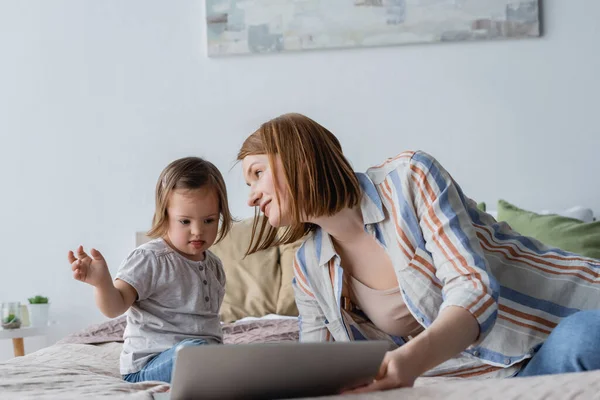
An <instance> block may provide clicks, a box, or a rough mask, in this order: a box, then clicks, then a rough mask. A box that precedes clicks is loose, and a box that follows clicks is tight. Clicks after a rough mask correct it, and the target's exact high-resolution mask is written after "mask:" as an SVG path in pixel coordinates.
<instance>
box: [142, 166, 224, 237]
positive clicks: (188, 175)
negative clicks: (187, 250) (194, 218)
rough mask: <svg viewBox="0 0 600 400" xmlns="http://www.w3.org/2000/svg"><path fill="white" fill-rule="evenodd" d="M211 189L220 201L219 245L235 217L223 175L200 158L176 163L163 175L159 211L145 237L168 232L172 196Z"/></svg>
mask: <svg viewBox="0 0 600 400" xmlns="http://www.w3.org/2000/svg"><path fill="white" fill-rule="evenodd" d="M200 188H212V189H213V190H215V191H216V193H217V196H218V198H219V213H220V214H221V215H220V220H221V224H220V225H221V226H220V228H219V235H218V237H217V240H216V243H218V242H219V241H221V240H222V239H223V238H224V237H225V235H227V233H228V232H229V230H230V229H231V225H232V223H233V218H232V217H231V213H230V212H229V203H228V202H227V188H226V186H225V181H224V180H223V176H222V175H221V172H219V170H218V169H217V167H215V166H214V164H212V163H211V162H209V161H206V160H204V159H202V158H199V157H185V158H180V159H178V160H175V161H173V162H172V163H170V164H169V165H167V167H166V168H165V169H164V170H163V171H162V172H161V174H160V177H159V178H158V183H157V184H156V195H155V199H156V210H155V211H154V218H153V219H152V228H151V229H150V230H149V231H148V233H147V234H146V235H147V236H148V237H151V238H158V237H163V236H164V235H165V234H166V233H167V230H168V221H169V216H168V213H167V207H168V203H169V198H170V196H171V193H173V191H174V190H177V189H184V190H194V189H200Z"/></svg>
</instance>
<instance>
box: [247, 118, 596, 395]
mask: <svg viewBox="0 0 600 400" xmlns="http://www.w3.org/2000/svg"><path fill="white" fill-rule="evenodd" d="M238 159H239V160H241V161H242V166H243V170H244V176H245V179H246V182H247V183H248V185H249V186H250V198H249V205H250V206H252V207H258V208H259V210H260V211H261V212H262V213H264V215H265V216H266V217H267V218H265V219H263V221H264V222H263V224H262V225H261V226H260V227H259V226H258V219H256V220H255V229H254V230H253V233H252V236H253V237H252V244H251V247H250V249H249V252H254V251H257V250H260V249H264V248H267V247H269V246H272V245H276V244H280V243H291V242H293V241H296V240H298V239H300V238H302V237H303V236H305V235H307V238H306V240H305V241H304V243H303V245H302V246H301V247H300V248H299V250H298V252H297V254H296V258H295V262H294V271H295V278H294V288H295V294H296V303H297V305H298V309H299V311H300V335H301V340H302V341H328V340H336V341H348V340H365V339H385V340H389V341H390V343H391V345H393V346H394V347H395V349H394V350H391V351H389V352H388V353H387V354H386V357H385V359H384V361H383V363H382V366H381V369H380V371H379V375H378V377H377V379H376V380H375V381H374V382H373V383H372V384H370V385H368V386H366V387H364V388H360V389H358V390H357V391H361V392H362V391H372V390H382V389H390V388H395V387H405V386H412V385H413V383H414V381H415V379H416V378H417V377H419V376H422V375H426V376H458V377H471V376H481V377H509V376H531V375H541V374H552V373H561V372H573V371H583V370H591V369H600V351H599V350H600V312H599V311H598V308H600V307H599V303H600V280H599V274H598V271H599V267H600V262H599V261H598V260H593V259H589V258H585V257H581V256H578V255H576V254H572V253H567V252H564V251H561V250H558V249H550V248H547V247H545V246H544V245H542V244H541V243H540V242H538V241H536V240H534V239H531V238H527V237H523V236H521V235H519V234H518V233H516V232H514V231H512V230H511V229H510V227H509V226H508V225H507V224H505V223H498V222H496V221H495V220H494V219H493V218H492V217H491V216H490V215H488V214H486V213H483V212H481V211H479V210H478V209H477V208H476V204H475V202H474V201H473V200H471V199H469V198H467V197H466V196H465V195H464V194H463V193H462V191H461V189H460V187H459V186H458V184H457V183H456V182H454V180H453V179H452V177H451V176H450V175H449V174H448V172H447V171H446V170H445V169H444V168H443V167H442V166H441V165H440V164H439V163H438V162H437V161H436V160H435V159H434V158H433V157H431V156H430V155H428V154H426V153H423V152H405V153H401V154H400V155H398V156H397V157H395V158H393V159H388V160H387V161H386V162H384V163H383V164H381V165H378V166H376V167H373V168H370V169H369V170H368V171H367V172H366V174H361V173H354V172H353V171H352V168H351V167H350V164H349V163H348V161H347V160H346V158H345V157H344V155H343V153H342V149H341V146H340V143H339V142H338V140H337V139H336V137H335V136H334V135H333V134H332V133H331V132H329V131H328V130H327V129H325V128H324V127H323V126H321V125H319V124H318V123H316V122H315V121H313V120H311V119H309V118H308V117H305V116H303V115H299V114H287V115H283V116H281V117H279V118H275V119H273V120H271V121H268V122H266V123H265V124H263V125H262V126H261V127H260V128H259V129H258V130H257V131H256V132H255V133H253V134H252V135H251V136H249V137H248V138H247V139H246V141H245V142H244V144H243V146H242V148H241V150H240V152H239V154H238ZM280 227H286V229H285V233H284V234H283V235H282V236H281V237H279V238H278V236H277V235H276V231H275V229H276V228H280ZM582 310H586V311H582Z"/></svg>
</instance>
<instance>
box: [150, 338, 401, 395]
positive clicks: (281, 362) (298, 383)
mask: <svg viewBox="0 0 600 400" xmlns="http://www.w3.org/2000/svg"><path fill="white" fill-rule="evenodd" d="M388 350H390V344H389V343H388V342H386V341H355V342H329V343H299V342H283V343H261V344H241V345H240V344H235V345H208V346H193V347H192V346H189V347H183V348H181V349H180V350H179V351H178V353H177V359H176V361H175V368H174V370H173V378H172V382H171V383H172V384H171V391H170V392H169V393H157V394H155V395H154V398H155V399H170V400H185V399H286V398H288V399H289V398H297V397H314V396H325V395H332V394H338V393H339V392H340V391H341V390H342V389H348V388H353V387H357V386H361V385H364V384H367V383H370V382H372V381H373V379H374V378H375V376H376V375H377V372H378V370H379V367H380V365H381V362H382V361H383V357H384V355H385V353H386V351H388Z"/></svg>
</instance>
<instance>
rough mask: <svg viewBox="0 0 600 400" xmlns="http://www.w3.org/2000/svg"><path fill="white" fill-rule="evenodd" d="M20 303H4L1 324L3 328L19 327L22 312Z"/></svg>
mask: <svg viewBox="0 0 600 400" xmlns="http://www.w3.org/2000/svg"><path fill="white" fill-rule="evenodd" d="M20 311H21V309H20V305H19V303H3V304H2V319H1V321H0V322H1V325H2V328H3V329H19V328H20V327H21V314H20Z"/></svg>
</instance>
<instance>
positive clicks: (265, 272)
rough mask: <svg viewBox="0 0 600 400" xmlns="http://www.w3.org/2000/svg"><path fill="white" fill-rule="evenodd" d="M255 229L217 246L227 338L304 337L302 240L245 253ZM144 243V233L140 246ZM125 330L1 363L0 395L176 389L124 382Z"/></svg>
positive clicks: (563, 388)
mask: <svg viewBox="0 0 600 400" xmlns="http://www.w3.org/2000/svg"><path fill="white" fill-rule="evenodd" d="M596 224H597V223H596ZM251 228H252V222H251V221H249V220H246V221H242V222H241V223H238V224H236V225H235V226H234V229H232V231H231V232H230V234H229V235H228V236H227V237H226V238H225V240H224V241H222V242H221V243H219V244H218V245H216V246H214V251H215V253H216V254H217V255H218V256H219V257H220V258H221V260H222V261H223V265H224V268H225V272H226V274H227V291H226V294H225V299H224V303H223V306H222V307H221V319H222V321H223V322H224V325H223V330H224V340H225V343H228V344H241V343H273V342H285V341H297V340H298V323H297V315H298V310H297V308H296V306H295V302H294V294H293V290H292V287H291V279H292V278H291V277H292V275H293V272H292V268H291V266H292V259H293V256H294V252H295V248H296V247H297V244H292V245H284V246H279V247H276V248H272V249H268V250H265V251H261V252H259V253H256V254H253V255H251V256H248V257H243V254H244V252H245V250H246V247H247V239H248V237H249V236H250V232H251ZM145 240H147V238H145V237H143V234H140V235H139V238H138V243H137V244H138V245H139V244H140V243H141V242H143V241H145ZM124 328H125V318H124V317H120V318H117V319H113V320H109V321H104V322H102V323H100V324H96V325H92V326H89V327H87V328H86V329H83V330H81V331H79V332H76V333H74V334H71V335H69V336H67V337H65V338H63V339H62V340H60V341H59V342H57V343H56V344H54V345H52V346H50V347H47V348H44V349H42V350H39V351H37V352H35V353H32V354H29V355H27V356H25V357H18V358H15V359H12V360H9V361H7V362H3V363H0V399H3V400H4V399H36V400H41V399H47V398H48V399H49V398H52V399H82V398H110V399H120V398H124V399H148V400H150V399H152V398H153V393H157V392H163V391H167V390H169V385H167V384H164V383H160V382H144V383H137V384H131V383H127V382H124V381H123V380H122V379H121V377H120V375H119V354H120V352H121V348H122V340H123V330H124ZM232 379H233V378H232ZM330 398H331V399H340V398H341V397H339V396H332V397H330ZM345 398H346V397H345ZM353 398H365V399H368V400H378V399H406V400H410V399H464V398H469V399H502V400H510V399H523V398H526V399H533V400H536V399H560V400H571V399H594V398H599V399H600V371H595V372H588V373H578V374H564V375H553V376H544V377H535V378H518V379H486V380H484V379H481V380H463V379H460V378H420V379H418V380H417V382H416V384H415V387H414V388H408V389H399V390H393V391H389V392H379V393H372V394H368V395H362V396H354V397H353Z"/></svg>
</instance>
